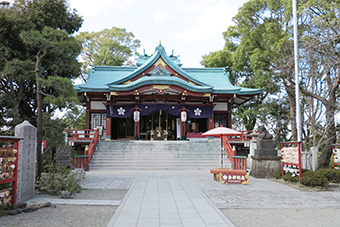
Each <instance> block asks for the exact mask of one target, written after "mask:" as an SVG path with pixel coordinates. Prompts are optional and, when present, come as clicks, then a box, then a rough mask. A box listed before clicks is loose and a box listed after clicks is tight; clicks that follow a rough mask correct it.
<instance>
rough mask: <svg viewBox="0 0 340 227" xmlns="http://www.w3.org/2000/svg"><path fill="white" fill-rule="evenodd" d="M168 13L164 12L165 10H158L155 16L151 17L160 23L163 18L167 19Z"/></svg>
mask: <svg viewBox="0 0 340 227" xmlns="http://www.w3.org/2000/svg"><path fill="white" fill-rule="evenodd" d="M168 17H169V16H168V14H166V13H165V12H162V11H161V12H158V13H156V14H155V16H154V17H153V20H154V21H155V22H156V23H161V22H163V21H165V20H167V19H168Z"/></svg>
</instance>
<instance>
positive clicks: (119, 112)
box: [117, 107, 125, 115]
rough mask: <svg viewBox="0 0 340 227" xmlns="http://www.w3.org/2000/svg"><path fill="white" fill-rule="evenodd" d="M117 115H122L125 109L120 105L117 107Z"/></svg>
mask: <svg viewBox="0 0 340 227" xmlns="http://www.w3.org/2000/svg"><path fill="white" fill-rule="evenodd" d="M117 112H118V115H124V114H125V109H124V108H123V107H120V108H119V109H117Z"/></svg>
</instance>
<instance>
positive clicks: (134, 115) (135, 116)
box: [133, 110, 140, 122]
mask: <svg viewBox="0 0 340 227" xmlns="http://www.w3.org/2000/svg"><path fill="white" fill-rule="evenodd" d="M133 120H134V121H135V122H138V121H139V120H140V112H139V111H138V110H135V111H133Z"/></svg>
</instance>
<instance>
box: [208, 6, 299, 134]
mask: <svg viewBox="0 0 340 227" xmlns="http://www.w3.org/2000/svg"><path fill="white" fill-rule="evenodd" d="M290 4H291V3H290ZM289 7H291V5H289V1H288V0H287V1H286V0H285V1H279V0H251V1H249V2H247V3H245V4H244V5H243V6H242V7H241V8H240V9H239V12H238V14H237V15H236V16H235V17H234V18H233V21H234V23H235V26H230V27H229V28H228V30H227V31H226V32H224V33H223V34H224V39H225V40H226V44H225V47H224V50H223V51H222V52H220V53H219V52H215V53H211V54H210V55H209V56H205V57H204V59H203V61H202V63H203V64H204V65H206V66H209V65H212V64H211V62H210V63H209V62H208V61H209V60H210V59H211V60H210V61H215V62H216V61H217V62H220V61H218V59H216V57H215V58H214V55H215V56H219V59H229V60H224V62H225V63H226V64H227V65H226V66H227V68H230V69H231V70H232V71H233V72H234V76H235V78H236V84H237V85H241V86H247V87H250V88H263V89H264V92H263V94H262V95H260V96H259V97H258V98H257V99H255V100H253V101H252V102H249V103H247V104H245V105H243V106H240V107H238V111H236V113H238V114H236V116H237V117H238V118H239V119H241V120H242V122H243V123H244V124H245V125H246V127H247V128H253V127H254V126H255V123H256V119H257V117H258V115H259V113H260V111H261V110H262V108H263V106H262V105H263V102H264V100H265V98H266V97H268V95H270V94H275V93H277V92H280V89H281V87H280V85H281V84H282V82H283V80H282V78H283V77H291V72H292V71H293V69H294V68H293V67H291V55H292V50H291V49H290V48H291V47H292V42H291V41H289V37H290V36H289V31H290V27H289V26H288V23H287V22H286V18H285V15H286V14H287V8H288V9H289ZM223 53H224V54H223ZM222 54H223V55H224V56H223V57H221V56H220V55H222ZM228 64H230V65H228ZM291 94H292V95H291V96H290V99H289V100H290V101H291V106H293V107H295V101H294V100H295V96H294V92H292V93H291ZM294 109H295V108H291V110H294ZM294 113H295V112H294ZM294 113H292V116H295V114H294ZM293 128H296V126H294V125H293ZM293 132H294V130H293ZM295 136H296V133H295Z"/></svg>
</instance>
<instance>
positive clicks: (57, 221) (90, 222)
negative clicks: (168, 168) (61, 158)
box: [0, 190, 127, 227]
mask: <svg viewBox="0 0 340 227" xmlns="http://www.w3.org/2000/svg"><path fill="white" fill-rule="evenodd" d="M126 192H127V190H82V191H81V193H79V194H77V195H76V196H75V197H74V200H77V199H96V200H122V199H123V198H124V196H125V194H126ZM39 196H41V195H39ZM44 196H46V197H47V195H44ZM48 197H49V196H48ZM51 198H52V197H51ZM53 198H59V197H53ZM117 208H118V206H82V205H57V206H56V207H55V208H41V209H38V210H37V211H34V212H31V213H21V214H18V215H14V216H12V215H11V216H4V217H0V226H4V227H18V226H19V227H21V226H23V227H46V226H49V227H53V226H56V227H64V226H72V227H77V226H79V227H80V226H81V227H87V226H88V227H93V226H98V227H101V226H107V224H108V223H109V221H110V220H111V218H112V216H113V214H114V213H115V211H116V210H117Z"/></svg>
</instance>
